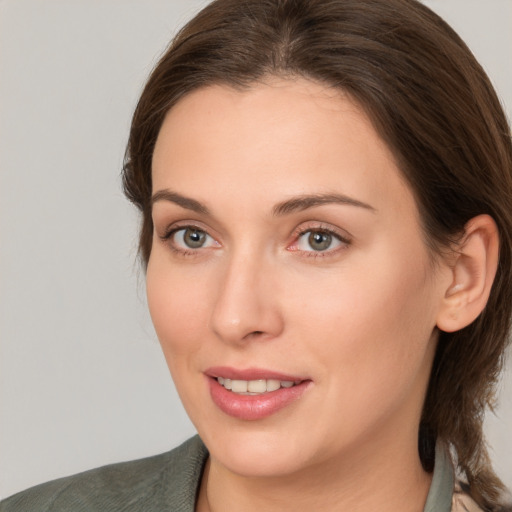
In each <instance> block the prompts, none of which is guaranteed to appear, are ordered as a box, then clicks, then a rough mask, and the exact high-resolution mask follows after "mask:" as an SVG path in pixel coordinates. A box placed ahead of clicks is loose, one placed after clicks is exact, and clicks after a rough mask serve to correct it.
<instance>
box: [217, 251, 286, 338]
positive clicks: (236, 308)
mask: <svg viewBox="0 0 512 512" xmlns="http://www.w3.org/2000/svg"><path fill="white" fill-rule="evenodd" d="M272 266H273V265H272V262H270V261H269V260H268V258H266V257H265V255H264V254H262V253H261V252H256V251H254V250H251V248H250V247H246V248H240V250H238V251H234V252H233V253H232V254H231V255H230V256H229V257H228V258H227V260H226V265H225V268H224V272H223V273H222V275H221V276H220V282H219V289H218V294H217V296H216V301H215V304H214V307H213V311H212V319H211V325H212V329H213V330H214V332H215V333H216V334H217V336H219V337H220V338H221V339H222V340H224V341H226V342H230V343H237V342H240V341H243V340H247V339H248V338H249V337H251V335H256V334H257V335H259V336H260V337H262V336H265V337H273V336H276V335H278V334H279V332H280V331H281V329H282V318H281V315H280V311H279V308H278V305H277V303H276V301H275V296H274V297H273V296H272V295H273V293H272V282H273V277H274V276H273V274H274V272H273V270H275V269H273V268H272Z"/></svg>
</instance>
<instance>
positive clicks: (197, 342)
mask: <svg viewBox="0 0 512 512" xmlns="http://www.w3.org/2000/svg"><path fill="white" fill-rule="evenodd" d="M162 259H163V258H161V257H159V256H158V254H157V255H155V256H153V255H152V256H151V258H150V261H149V264H148V269H147V277H146V293H147V298H148V306H149V311H150V314H151V319H152V321H153V325H154V327H155V331H156V333H157V336H158V339H159V341H160V344H161V346H162V350H163V351H164V354H165V357H166V359H167V361H168V363H169V366H171V361H177V360H178V358H179V357H180V356H186V355H188V354H191V353H194V352H196V351H197V350H198V349H199V347H200V346H201V340H202V337H201V335H200V333H198V326H200V325H205V324H206V323H207V322H206V320H205V318H206V314H207V311H206V309H207V308H206V304H207V301H206V300H205V293H204V290H205V289H206V288H207V287H206V286H205V285H204V283H201V280H200V279H198V278H197V276H187V274H186V273H183V272H177V271H176V270H174V271H173V267H172V266H171V265H169V264H168V263H167V264H165V261H161V260H162Z"/></svg>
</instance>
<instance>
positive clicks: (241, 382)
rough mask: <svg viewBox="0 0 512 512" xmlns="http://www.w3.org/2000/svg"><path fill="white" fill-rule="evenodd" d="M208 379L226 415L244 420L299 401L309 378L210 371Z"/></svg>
mask: <svg viewBox="0 0 512 512" xmlns="http://www.w3.org/2000/svg"><path fill="white" fill-rule="evenodd" d="M205 375H206V377H208V379H207V380H208V382H209V389H210V396H211V398H212V401H213V403H214V404H215V405H216V406H217V407H218V408H219V409H220V410H221V411H222V412H224V413H225V414H227V415H229V416H232V417H234V418H237V419H241V420H259V419H264V418H266V417H268V416H270V415H273V414H275V413H277V412H278V411H280V410H282V409H284V408H286V407H287V406H289V405H291V404H292V403H294V402H296V401H297V400H299V399H300V398H301V397H302V396H303V395H304V393H305V392H306V390H307V389H309V388H310V385H312V384H313V382H312V380H311V379H309V378H303V377H297V376H291V375H285V374H281V373H275V372H272V371H267V370H258V369H251V370H235V369H233V368H227V367H223V368H220V367H218V368H210V369H209V370H207V371H206V372H205Z"/></svg>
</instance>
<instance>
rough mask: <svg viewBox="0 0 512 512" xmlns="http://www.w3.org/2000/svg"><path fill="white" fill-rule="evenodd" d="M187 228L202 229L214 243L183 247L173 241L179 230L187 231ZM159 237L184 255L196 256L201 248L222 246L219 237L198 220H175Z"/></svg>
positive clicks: (176, 251) (173, 249)
mask: <svg viewBox="0 0 512 512" xmlns="http://www.w3.org/2000/svg"><path fill="white" fill-rule="evenodd" d="M187 229H192V230H196V231H201V232H202V233H204V234H205V235H206V236H207V237H208V238H209V239H210V240H211V241H213V244H212V243H211V242H210V244H209V245H206V246H201V247H197V248H192V247H183V246H181V245H178V244H176V243H175V242H174V241H173V237H174V235H175V234H176V233H178V232H179V231H185V230H187ZM159 238H160V240H161V241H162V242H164V243H165V244H167V245H168V246H169V247H170V248H171V249H172V251H174V252H175V253H178V254H180V255H183V256H196V255H198V254H199V252H201V249H203V250H204V249H212V248H213V249H214V248H217V247H220V246H221V244H220V243H219V242H218V241H217V239H216V238H215V237H214V236H213V235H211V234H210V232H209V230H208V229H206V228H204V227H203V226H201V225H200V223H198V222H191V221H180V222H174V223H171V224H170V225H169V226H167V227H166V229H165V231H164V233H163V234H161V235H159Z"/></svg>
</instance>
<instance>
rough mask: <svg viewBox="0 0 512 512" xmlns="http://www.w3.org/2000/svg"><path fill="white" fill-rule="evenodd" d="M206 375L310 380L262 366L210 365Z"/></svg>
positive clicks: (233, 378) (256, 378) (296, 380)
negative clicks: (241, 367) (243, 367)
mask: <svg viewBox="0 0 512 512" xmlns="http://www.w3.org/2000/svg"><path fill="white" fill-rule="evenodd" d="M204 373H205V375H207V376H208V377H214V378H217V377H223V378H225V379H231V380H263V379H266V380H268V379H274V380H281V381H293V382H300V381H303V380H310V379H309V378H307V377H303V376H300V375H291V374H286V373H281V372H276V371H274V370H267V369H264V368H246V369H240V368H232V367H230V366H212V367H211V368H208V369H207V370H206V371H205V372H204Z"/></svg>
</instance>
